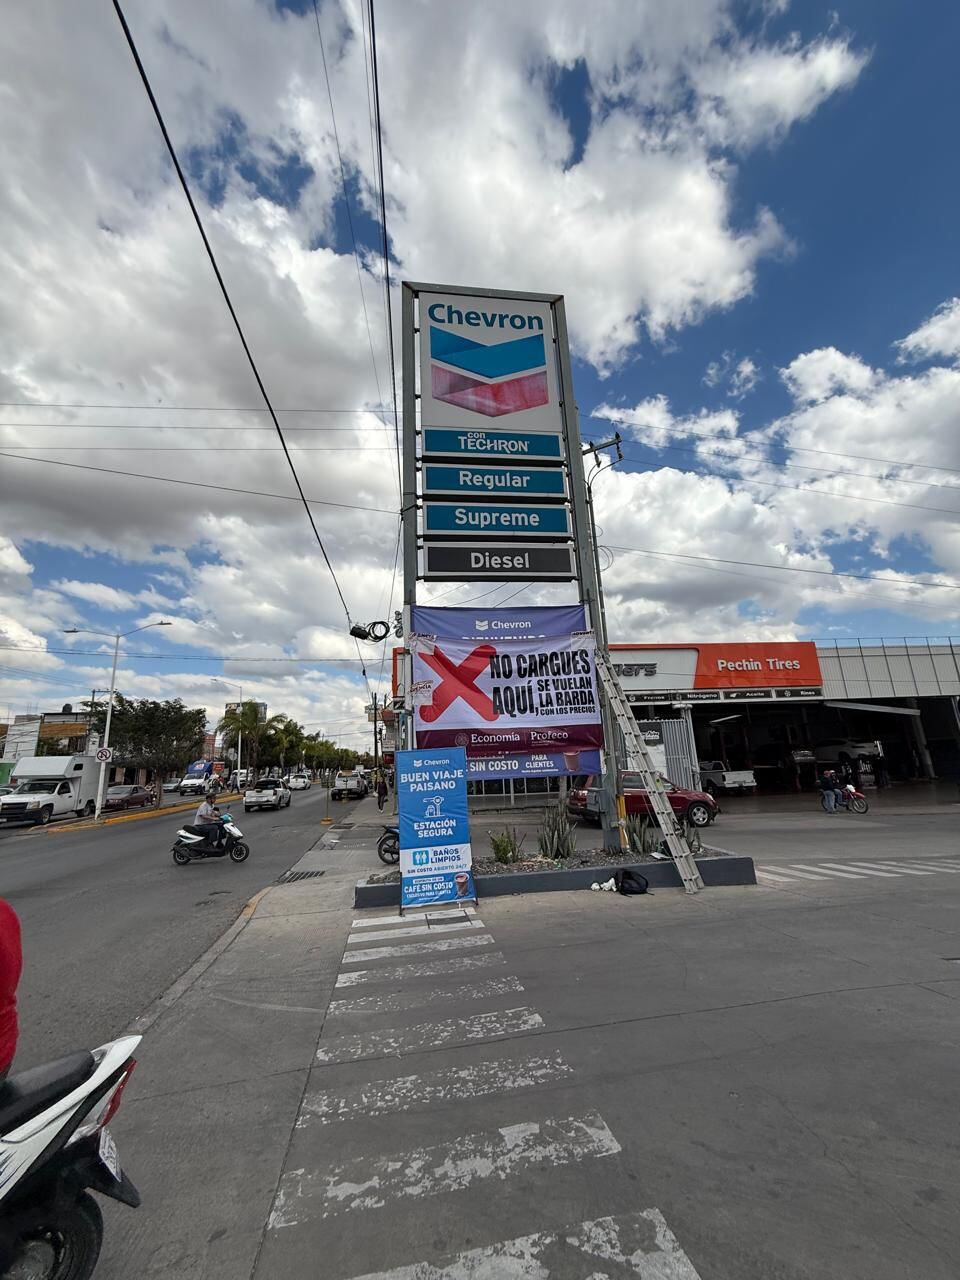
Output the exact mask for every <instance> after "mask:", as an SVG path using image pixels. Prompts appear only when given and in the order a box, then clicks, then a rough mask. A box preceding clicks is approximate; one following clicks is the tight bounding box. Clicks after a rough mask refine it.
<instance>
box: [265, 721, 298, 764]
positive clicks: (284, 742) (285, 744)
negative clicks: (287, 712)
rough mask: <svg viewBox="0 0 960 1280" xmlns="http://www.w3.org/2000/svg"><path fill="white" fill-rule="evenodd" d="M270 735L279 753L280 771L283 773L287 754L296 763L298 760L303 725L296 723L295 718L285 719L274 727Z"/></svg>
mask: <svg viewBox="0 0 960 1280" xmlns="http://www.w3.org/2000/svg"><path fill="white" fill-rule="evenodd" d="M271 736H272V738H273V742H274V745H275V746H276V748H277V751H278V752H279V755H280V772H281V773H285V772H286V758H287V755H288V754H289V755H290V757H291V759H295V760H296V761H297V763H299V761H300V756H301V753H302V751H303V740H304V735H303V725H302V724H297V722H296V720H285V721H284V723H283V724H281V725H278V726H277V727H276V728H275V729H274V731H273V734H272V735H271Z"/></svg>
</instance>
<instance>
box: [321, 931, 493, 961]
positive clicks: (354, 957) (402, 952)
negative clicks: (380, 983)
mask: <svg viewBox="0 0 960 1280" xmlns="http://www.w3.org/2000/svg"><path fill="white" fill-rule="evenodd" d="M490 946H493V939H492V938H491V937H490V935H489V933H485V934H484V935H483V936H482V937H479V938H438V939H437V940H436V942H410V943H408V944H407V945H406V946H403V947H371V948H370V949H369V950H368V951H348V952H347V953H346V955H345V956H344V957H343V960H342V961H341V964H361V963H365V962H366V961H368V960H391V959H397V960H400V959H402V958H403V957H404V956H425V955H429V954H430V952H431V951H463V950H466V948H468V947H490Z"/></svg>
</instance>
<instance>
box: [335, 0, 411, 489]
mask: <svg viewBox="0 0 960 1280" xmlns="http://www.w3.org/2000/svg"><path fill="white" fill-rule="evenodd" d="M314 3H316V0H314ZM367 3H368V4H369V7H370V14H369V17H370V67H371V71H372V73H373V114H374V123H375V129H376V142H377V173H378V175H379V180H380V226H381V229H382V231H383V279H384V289H385V294H386V308H387V310H386V314H387V346H388V350H389V353H390V388H391V391H392V392H393V430H394V436H395V439H396V445H397V476H398V479H399V481H400V485H401V491H402V485H403V467H402V464H401V462H400V413H399V410H398V408H397V368H396V360H395V358H394V353H393V302H392V300H391V297H390V237H389V236H388V234H387V195H386V190H385V187H384V181H383V125H382V121H381V117H380V77H379V74H378V71H377V28H376V20H375V18H374V6H373V0H367Z"/></svg>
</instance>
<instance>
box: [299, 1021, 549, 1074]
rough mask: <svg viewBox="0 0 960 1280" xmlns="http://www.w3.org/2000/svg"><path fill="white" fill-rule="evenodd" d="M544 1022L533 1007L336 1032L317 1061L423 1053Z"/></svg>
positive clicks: (519, 1032)
mask: <svg viewBox="0 0 960 1280" xmlns="http://www.w3.org/2000/svg"><path fill="white" fill-rule="evenodd" d="M542 1026H543V1019H542V1018H541V1017H540V1015H539V1013H535V1012H534V1011H533V1009H505V1010H502V1011H501V1010H497V1011H496V1012H494V1013H476V1014H474V1015H473V1016H472V1017H467V1018H447V1019H445V1020H443V1021H441V1022H419V1023H416V1024H415V1025H414V1026H410V1027H389V1028H387V1029H386V1030H382V1031H367V1032H362V1033H360V1034H359V1035H347V1036H334V1037H332V1038H331V1039H329V1040H322V1041H321V1042H320V1045H319V1047H318V1049H317V1061H318V1062H355V1061H356V1060H357V1059H359V1058H384V1057H388V1056H390V1055H394V1056H397V1055H403V1054H408V1053H424V1052H425V1051H427V1050H429V1049H439V1048H442V1047H444V1046H446V1045H452V1044H470V1043H472V1042H473V1041H476V1040H496V1039H497V1038H498V1037H500V1036H513V1035H522V1034H523V1032H525V1031H536V1030H538V1029H539V1028H540V1027H542Z"/></svg>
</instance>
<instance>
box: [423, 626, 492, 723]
mask: <svg viewBox="0 0 960 1280" xmlns="http://www.w3.org/2000/svg"><path fill="white" fill-rule="evenodd" d="M496 652H497V651H496V649H494V647H493V645H490V644H481V645H477V647H476V649H474V650H473V652H472V653H470V654H468V655H467V657H466V658H464V660H463V661H462V662H461V663H460V664H459V666H458V665H457V664H456V663H455V662H453V661H452V660H451V659H450V658H448V657H447V655H446V654H445V653H444V652H443V651H442V650H441V649H438V648H437V647H436V646H434V650H433V653H422V654H421V655H420V656H421V657H422V658H423V661H424V662H425V663H426V664H427V666H428V667H432V668H433V670H434V671H435V672H436V673H437V675H438V676H440V677H441V681H440V684H438V685H437V687H436V688H435V689H434V691H433V698H432V699H431V702H430V705H429V706H427V707H423V708H422V709H421V711H420V718H421V720H423V721H424V722H425V723H427V724H432V723H433V722H434V721H435V720H439V718H440V717H441V716H442V715H443V713H444V712H445V711H446V709H447V708H448V707H450V706H452V705H453V703H454V702H456V700H457V699H458V698H462V699H463V700H464V702H465V703H466V704H467V706H468V707H472V708H473V710H474V711H476V713H477V715H479V716H482V717H483V719H484V720H491V721H492V720H496V718H497V713H496V711H495V710H494V709H493V702H492V701H491V699H490V695H489V694H486V693H484V691H483V690H482V689H478V688H477V684H476V681H477V677H478V676H480V675H482V674H483V672H484V671H485V670H486V669H487V666H488V665H489V663H490V659H491V658H493V657H495V656H496Z"/></svg>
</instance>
